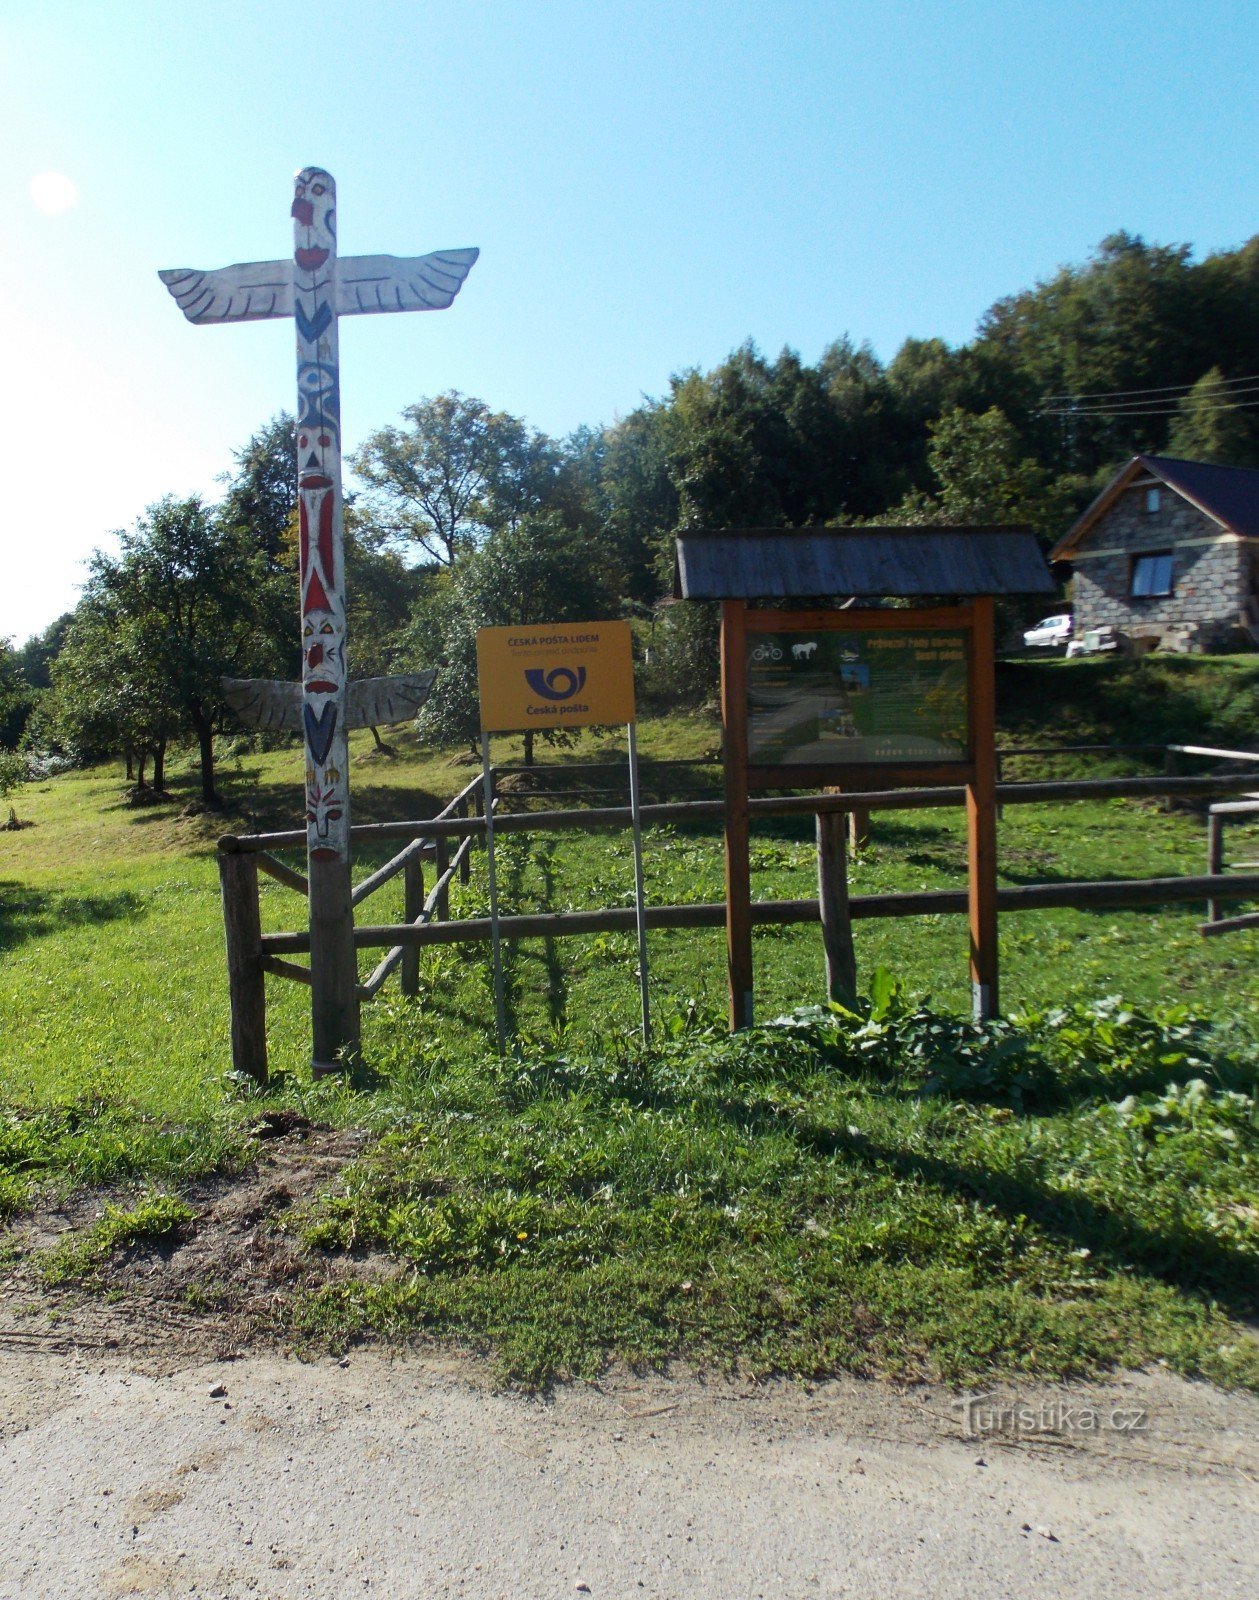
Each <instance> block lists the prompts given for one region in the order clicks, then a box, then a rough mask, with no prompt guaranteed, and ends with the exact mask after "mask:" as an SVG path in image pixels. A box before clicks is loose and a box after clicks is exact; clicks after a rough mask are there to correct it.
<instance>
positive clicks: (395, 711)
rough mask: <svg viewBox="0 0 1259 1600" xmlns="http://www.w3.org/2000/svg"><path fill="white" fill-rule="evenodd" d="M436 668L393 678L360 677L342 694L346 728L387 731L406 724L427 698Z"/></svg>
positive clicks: (402, 674) (401, 674)
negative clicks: (391, 726) (381, 729)
mask: <svg viewBox="0 0 1259 1600" xmlns="http://www.w3.org/2000/svg"><path fill="white" fill-rule="evenodd" d="M436 676H437V672H436V669H435V668H433V667H430V668H429V669H428V671H427V672H410V673H400V674H399V675H398V676H396V677H392V678H360V679H359V680H358V682H357V683H350V684H349V685H348V686H347V688H346V691H345V724H346V727H347V728H387V727H388V726H389V725H390V723H393V722H407V721H409V720H410V719H411V718H412V717H413V716H414V715H415V713H416V712H417V711H418V710H419V709H420V707H421V706H422V705H423V704H424V702H425V701H426V700H427V699H428V696H429V691H430V690H431V689H432V687H433V680H434V679H435V678H436Z"/></svg>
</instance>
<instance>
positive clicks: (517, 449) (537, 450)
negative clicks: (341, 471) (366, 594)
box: [354, 390, 562, 566]
mask: <svg viewBox="0 0 1259 1600" xmlns="http://www.w3.org/2000/svg"><path fill="white" fill-rule="evenodd" d="M403 416H404V417H406V419H407V421H408V422H409V423H410V427H409V428H408V429H405V430H404V429H401V428H392V427H390V428H381V429H379V430H378V432H376V433H374V434H372V435H371V437H370V438H369V439H367V441H366V442H365V443H364V444H363V446H362V448H361V449H360V450H359V451H358V453H357V455H356V456H355V457H354V470H355V471H356V472H357V473H358V475H359V477H360V478H362V479H363V481H364V483H366V484H367V485H368V486H369V509H370V511H371V512H372V514H373V516H374V518H375V520H376V521H377V524H378V525H379V526H381V527H383V528H385V529H386V530H387V531H388V532H389V533H390V534H392V535H393V536H394V537H396V538H400V539H404V540H408V541H412V542H414V543H415V544H418V545H419V546H420V548H421V549H422V550H423V551H424V552H425V554H426V555H427V556H429V558H430V559H431V560H433V561H436V562H438V563H440V564H442V565H446V566H449V565H450V564H452V563H453V562H454V561H455V560H456V558H457V557H458V556H459V555H460V554H461V553H462V552H464V551H466V550H471V549H472V548H474V547H475V545H476V544H478V543H479V542H480V541H481V540H482V539H484V538H485V537H486V536H487V535H488V534H489V533H490V532H492V531H493V530H494V529H497V528H506V527H510V526H512V525H513V524H514V523H516V522H518V521H519V520H520V518H521V517H523V516H526V515H527V514H529V513H530V512H532V511H537V510H540V509H542V508H543V507H544V506H545V505H546V504H547V502H548V499H549V497H550V494H551V493H552V491H553V490H554V489H555V488H556V486H557V483H558V480H559V479H560V477H561V471H562V457H561V454H560V452H559V450H558V449H557V448H556V446H555V445H554V444H553V443H552V441H551V440H549V439H547V438H546V437H545V436H544V435H542V434H540V433H536V432H534V431H533V430H532V429H530V428H528V427H526V425H525V424H524V423H523V422H522V421H521V420H520V418H519V417H513V416H509V415H508V413H507V412H505V411H491V410H490V408H489V406H487V405H486V404H485V402H484V401H483V400H475V399H470V398H469V397H468V396H466V395H462V394H459V393H457V392H455V391H453V390H452V391H451V392H450V393H448V394H439V395H437V396H435V397H434V398H432V399H426V400H421V401H420V402H419V403H418V404H417V405H413V406H408V407H407V408H406V410H405V411H404V412H403Z"/></svg>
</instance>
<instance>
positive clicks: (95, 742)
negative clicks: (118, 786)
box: [52, 497, 288, 803]
mask: <svg viewBox="0 0 1259 1600" xmlns="http://www.w3.org/2000/svg"><path fill="white" fill-rule="evenodd" d="M118 538H119V543H120V546H121V549H120V553H119V555H118V556H117V557H113V556H108V555H105V554H104V553H103V552H101V551H97V552H96V554H95V555H94V556H93V558H92V562H91V569H90V575H89V578H88V581H87V584H86V586H85V589H84V595H83V599H82V601H81V602H80V604H79V607H78V609H77V611H76V613H75V618H74V621H73V623H72V624H71V626H70V629H69V631H68V633H67V636H66V641H65V644H64V646H63V647H62V650H61V653H60V654H59V656H58V657H57V660H56V662H55V664H54V666H53V673H52V677H53V690H52V695H53V700H52V706H53V708H54V710H53V723H54V726H55V727H56V729H57V730H58V732H59V733H60V736H61V740H62V742H63V743H64V744H66V745H69V746H70V747H71V748H75V749H78V750H81V751H82V750H86V751H92V752H98V753H99V752H101V751H103V750H114V749H118V748H120V747H121V748H130V747H135V746H152V747H157V748H158V749H160V750H164V748H165V745H166V743H167V741H168V740H170V739H173V738H176V737H179V736H191V737H193V738H195V739H196V740H197V743H198V746H199V752H200V760H201V775H202V794H203V798H204V799H205V800H206V801H207V802H210V803H217V800H218V795H217V791H216V789H215V783H214V751H213V738H214V733H215V730H216V728H217V726H218V724H219V721H220V718H221V717H222V714H223V709H224V708H223V700H222V692H221V690H220V687H219V680H220V678H221V677H222V676H223V675H224V674H226V675H229V676H241V675H243V674H245V673H247V672H249V671H251V670H253V671H265V669H266V668H267V667H269V666H272V665H273V664H275V663H276V662H277V659H282V658H283V646H282V644H281V642H280V639H279V637H278V636H277V633H276V630H275V627H274V615H275V607H276V597H277V594H278V591H279V590H280V589H281V588H283V589H284V591H285V592H286V593H287V589H288V585H287V583H286V582H285V580H284V578H283V576H282V575H281V574H279V573H269V572H268V569H267V565H266V560H265V557H264V554H263V552H262V551H261V550H260V549H259V548H258V547H257V546H256V545H255V543H254V542H253V540H252V537H251V535H250V534H249V532H248V531H247V530H244V529H242V528H240V527H237V526H233V525H231V524H229V523H227V522H225V521H223V520H222V519H218V518H216V517H215V516H214V515H213V514H212V513H211V512H210V511H209V510H208V509H207V508H206V507H205V506H204V505H203V504H202V503H201V501H200V500H199V499H197V498H196V497H193V498H190V499H187V500H174V499H172V498H169V497H168V498H167V499H165V500H160V501H158V502H157V503H156V504H155V505H152V506H150V507H149V508H148V511H147V512H146V514H145V515H144V516H143V517H141V518H140V519H139V520H138V521H137V523H136V526H135V528H134V529H133V530H132V531H130V532H125V531H124V532H121V533H120V534H119V536H118Z"/></svg>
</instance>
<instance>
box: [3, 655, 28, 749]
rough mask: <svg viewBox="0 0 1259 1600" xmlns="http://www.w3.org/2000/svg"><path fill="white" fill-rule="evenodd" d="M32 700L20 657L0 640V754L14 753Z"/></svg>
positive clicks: (24, 726)
mask: <svg viewBox="0 0 1259 1600" xmlns="http://www.w3.org/2000/svg"><path fill="white" fill-rule="evenodd" d="M35 698H36V696H35V691H34V689H33V688H32V686H31V684H30V682H29V681H28V679H27V677H26V674H25V673H24V672H23V670H22V658H21V656H20V655H19V654H18V652H17V651H15V650H14V649H13V648H12V646H11V645H10V644H9V641H8V640H7V639H0V750H16V749H17V746H18V744H19V743H20V742H21V738H22V733H23V731H24V730H25V728H26V723H27V719H28V718H29V716H30V714H31V710H32V708H33V706H34V704H35Z"/></svg>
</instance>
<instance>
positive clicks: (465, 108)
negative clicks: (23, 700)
mask: <svg viewBox="0 0 1259 1600" xmlns="http://www.w3.org/2000/svg"><path fill="white" fill-rule="evenodd" d="M1257 47H1259V7H1256V6H1255V5H1254V4H1253V3H1252V0H1244V3H1243V0H1237V3H1230V0H1198V3H1197V4H1195V5H1194V6H1192V7H1186V6H1184V5H1183V4H1166V3H1162V0H1144V3H1141V4H1132V3H1128V0H1091V3H1088V4H1082V3H1077V0H1002V3H993V0H953V3H952V4H944V3H935V0H900V3H897V0H882V3H873V0H869V3H868V0H829V3H823V0H794V3H788V0H760V3H758V4H746V3H743V0H722V3H718V0H669V3H657V0H600V3H598V4H594V3H591V0H585V3H577V0H515V3H512V4H508V3H502V0H443V3H441V4H433V3H430V0H411V3H407V4H403V3H398V0H390V3H376V4H373V3H371V0H362V3H360V4H358V5H355V6H349V5H345V4H330V3H324V0H308V3H305V4H301V5H298V4H293V3H290V0H266V3H265V4H259V3H254V4H244V3H226V0H222V3H220V0H202V4H200V5H198V6H186V7H175V6H171V5H169V4H161V5H159V4H151V3H147V0H112V3H111V4H110V5H109V6H107V7H106V6H104V5H101V4H99V3H98V0H41V3H40V4H39V5H26V4H19V3H18V0H0V149H2V150H3V151H4V157H3V168H2V169H0V170H2V180H0V181H2V183H3V198H4V203H5V211H6V222H7V224H8V225H7V226H6V228H5V243H4V244H3V246H0V319H2V326H0V333H2V334H3V339H4V351H5V368H6V381H5V383H4V386H3V401H2V404H3V413H2V415H0V420H2V422H3V427H4V432H5V437H6V439H7V441H8V445H9V449H8V475H9V486H8V492H7V495H6V507H7V514H6V516H5V521H4V545H5V550H6V553H7V556H8V561H7V572H8V582H7V583H6V584H4V585H0V636H4V635H8V636H11V637H15V638H17V639H18V640H21V639H23V638H25V637H26V636H27V635H28V634H29V633H31V632H32V631H35V630H37V629H38V628H40V627H42V626H44V625H45V624H46V623H47V622H48V621H49V620H51V618H52V617H54V616H55V615H57V614H58V612H60V611H61V610H63V609H66V608H67V607H69V606H70V605H71V604H72V603H73V601H74V598H75V593H76V585H77V583H78V582H79V581H80V580H81V578H82V575H83V566H82V563H83V560H84V558H85V556H86V555H87V554H88V553H89V552H90V551H91V549H92V548H93V547H94V546H96V545H105V546H108V544H109V537H108V536H109V533H110V530H111V529H114V528H117V527H119V526H121V525H125V524H129V523H131V522H132V521H133V520H134V518H135V517H136V516H137V515H138V514H139V513H140V512H141V511H142V510H143V508H144V506H145V505H146V504H147V503H148V502H150V501H152V500H155V499H157V498H158V497H160V496H161V495H162V494H165V493H168V492H170V493H175V494H187V493H191V492H194V491H196V492H202V493H208V494H216V493H217V492H218V489H217V487H216V482H215V480H216V475H218V474H220V473H222V472H223V471H225V470H226V469H228V468H229V467H230V465H231V451H232V449H233V447H236V446H239V445H241V444H243V443H244V441H245V440H246V439H247V438H248V436H249V435H250V433H252V432H253V430H254V429H255V428H256V427H257V426H259V425H260V424H261V423H262V422H263V421H264V420H265V419H266V418H267V417H269V416H271V415H272V414H273V413H274V412H276V411H278V410H279V409H281V408H282V407H288V408H290V409H291V407H292V404H293V395H292V391H293V333H292V329H291V327H290V326H289V324H288V323H286V322H275V323H247V324H242V325H237V326H231V327H206V328H195V327H193V326H191V325H190V324H188V323H187V322H185V321H184V319H183V317H182V316H181V315H180V314H179V312H178V310H177V308H176V307H175V305H174V302H173V301H171V300H170V299H169V298H168V296H167V295H166V293H165V291H164V290H163V289H162V287H161V285H160V284H159V282H158V280H157V277H156V273H157V270H158V268H161V267H179V266H195V267H216V266H222V265H226V264H227V263H229V262H232V261H249V260H258V259H266V258H275V257H279V256H283V255H285V254H287V252H288V250H289V248H290V242H291V224H290V221H289V216H288V207H289V201H290V198H291V176H292V173H293V172H294V170H296V169H297V168H298V167H300V166H302V165H305V164H307V163H317V164H320V165H323V166H326V167H328V168H329V169H330V170H331V171H332V172H333V173H334V175H335V176H336V178H337V182H338V187H339V234H340V240H339V243H340V248H341V250H342V251H343V252H344V253H347V254H353V253H374V252H378V251H386V252H390V253H394V254H403V255H406V254H419V253H422V252H425V251H428V250H432V249H438V248H442V247H450V246H462V245H469V244H475V245H479V246H480V247H481V250H482V256H481V259H480V261H479V262H478V264H477V266H476V267H475V268H474V270H473V272H472V275H471V277H470V278H469V280H468V282H467V285H466V286H465V288H464V291H463V293H462V295H461V296H460V298H459V299H458V300H457V301H456V303H455V306H454V307H453V308H452V309H451V310H450V311H446V312H441V313H436V314H431V315H423V316H397V317H365V318H356V319H352V320H351V319H347V320H346V321H345V322H343V324H342V331H341V360H342V376H343V383H342V390H343V420H344V429H345V440H346V445H347V448H352V447H353V445H354V444H355V443H356V442H357V441H358V440H359V439H361V438H362V437H363V435H364V434H366V433H367V432H369V431H371V430H372V429H373V428H376V427H379V426H381V425H382V424H384V423H386V422H390V421H393V420H395V419H396V418H397V416H398V413H399V412H400V411H401V409H402V407H403V406H405V405H406V404H408V403H409V402H411V401H413V400H416V399H418V398H420V397H421V396H422V395H425V394H433V393H437V392H439V391H441V390H443V389H448V388H458V389H461V390H463V391H464V392H465V393H468V394H474V395H478V396H480V397H482V398H483V399H485V400H487V401H488V402H489V403H490V404H491V405H493V406H495V407H496V408H505V409H507V410H510V411H513V412H516V413H518V414H520V415H523V416H524V417H526V418H527V419H528V420H529V421H530V422H531V423H533V424H534V425H535V426H537V427H540V428H543V429H545V430H547V431H549V432H553V433H560V434H562V433H564V432H567V431H568V430H569V429H571V428H573V427H575V426H577V425H578V424H580V423H590V424H595V423H599V422H605V421H610V420H612V419H613V418H614V417H615V416H616V415H618V414H620V413H624V412H626V411H628V410H630V409H632V408H633V407H634V406H635V405H636V404H637V403H638V402H639V400H640V399H641V397H642V396H643V395H658V394H661V393H663V392H664V391H665V390H666V389H667V385H668V380H669V376H670V374H671V373H674V372H678V371H681V370H683V369H685V368H687V367H689V366H693V365H698V366H701V367H707V366H711V365H712V364H714V363H715V362H717V361H719V360H720V359H721V358H722V357H723V356H724V355H726V354H727V353H728V352H729V351H730V350H731V349H732V348H733V347H734V346H736V345H738V344H739V343H741V342H742V341H743V340H744V339H746V338H749V337H751V338H753V339H755V340H756V342H757V343H758V344H759V345H760V346H761V347H762V348H763V349H764V350H766V351H767V352H769V353H774V352H776V351H777V350H779V349H780V348H781V347H782V346H783V345H785V344H786V345H791V346H792V347H793V348H795V349H797V350H799V351H800V353H801V354H802V355H803V356H804V357H805V359H807V360H815V359H816V358H817V357H818V355H819V354H820V353H821V351H822V349H823V348H824V347H825V345H826V344H827V343H828V342H829V341H830V340H832V339H834V338H836V337H837V336H838V335H840V334H843V333H845V332H847V333H849V334H851V335H852V337H853V338H854V339H856V340H858V341H861V340H864V339H869V340H870V341H871V342H872V343H873V345H874V347H875V349H876V350H877V351H878V353H879V354H880V355H881V356H883V357H884V358H885V359H886V358H890V357H891V356H892V355H893V354H894V353H895V350H896V348H897V347H898V345H899V344H900V342H901V341H902V340H903V339H904V338H905V337H907V336H909V335H915V336H928V335H940V336H942V337H944V338H946V339H948V340H949V341H950V342H951V343H958V342H961V341H963V340H966V339H968V338H969V337H971V335H972V334H973V332H974V329H975V324H976V321H977V319H978V318H979V316H980V315H981V314H982V313H983V311H984V310H985V309H986V308H987V307H988V306H989V305H990V304H991V303H992V301H993V300H994V299H996V298H997V297H998V296H1000V295H1002V294H1006V293H1009V292H1011V291H1013V290H1015V289H1018V288H1021V287H1024V286H1026V285H1029V284H1030V283H1032V282H1034V281H1035V280H1036V279H1037V278H1042V277H1044V276H1046V275H1047V274H1049V273H1051V272H1052V271H1053V270H1054V268H1055V267H1056V266H1058V265H1059V264H1061V263H1063V262H1068V261H1080V260H1082V259H1084V258H1085V257H1086V256H1087V255H1088V253H1089V252H1090V251H1091V250H1092V249H1093V248H1094V247H1095V246H1096V244H1097V243H1098V241H1099V240H1100V239H1101V238H1102V237H1103V236H1104V235H1105V234H1107V233H1109V232H1112V231H1113V230H1114V229H1116V228H1120V227H1123V228H1127V229H1130V230H1132V231H1134V232H1139V233H1142V234H1144V235H1145V236H1146V237H1147V238H1149V239H1152V240H1156V241H1158V242H1161V243H1169V242H1185V243H1191V244H1192V245H1193V246H1194V247H1195V249H1196V251H1197V252H1198V254H1199V255H1202V254H1205V253H1207V252H1209V251H1211V250H1216V249H1224V248H1229V247H1232V246H1235V245H1237V244H1240V243H1241V242H1243V241H1244V240H1245V239H1246V238H1248V237H1249V236H1250V235H1251V234H1252V233H1254V232H1256V231H1259V212H1257V211H1256V205H1255V201H1254V196H1255V195H1256V193H1259V185H1257V184H1256V176H1257V174H1256V170H1255V169H1256V164H1257V160H1259V157H1257V152H1259V138H1257V137H1256V135H1257V134H1259V128H1257V127H1256V123H1257V122H1259V112H1257V111H1256V97H1255V94H1254V91H1253V77H1254V69H1255V65H1256V61H1257V60H1259V49H1257ZM45 173H54V174H61V175H63V176H64V177H65V178H68V179H69V180H71V183H72V184H73V186H74V191H75V192H76V193H77V201H76V203H74V204H72V205H69V206H68V208H66V209H62V210H59V211H51V212H50V211H48V210H41V209H39V207H38V206H37V205H36V204H35V203H34V202H33V200H32V197H31V193H30V182H31V179H32V178H33V177H35V176H36V175H37V174H45ZM49 190H51V193H49V192H48V191H49ZM40 195H41V198H42V199H43V201H44V204H45V205H48V204H49V203H50V202H51V203H53V204H55V203H56V202H57V201H58V199H59V195H58V191H57V188H56V185H46V186H45V189H44V190H41V191H40ZM62 198H64V196H62Z"/></svg>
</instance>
